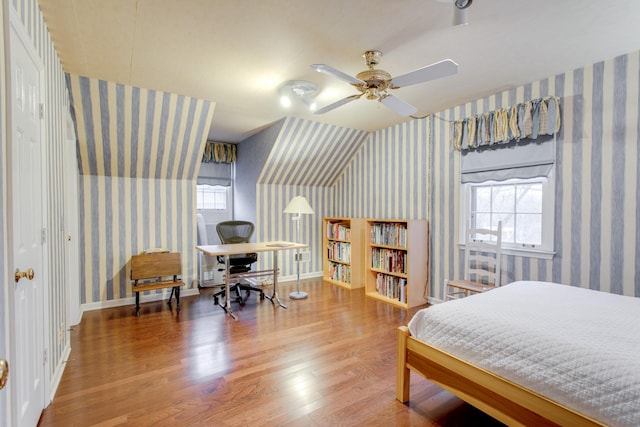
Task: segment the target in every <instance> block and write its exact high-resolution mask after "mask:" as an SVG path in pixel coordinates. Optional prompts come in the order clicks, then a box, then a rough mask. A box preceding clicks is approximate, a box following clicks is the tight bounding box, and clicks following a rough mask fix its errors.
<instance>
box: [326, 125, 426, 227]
mask: <svg viewBox="0 0 640 427" xmlns="http://www.w3.org/2000/svg"><path fill="white" fill-rule="evenodd" d="M428 133H429V120H428V119H421V120H413V121H410V122H405V123H402V124H399V125H397V126H392V127H389V128H386V129H383V130H380V131H377V132H373V133H371V134H370V135H369V137H368V138H367V141H366V143H365V144H363V145H362V147H361V148H360V150H359V151H358V153H357V154H356V155H355V157H354V158H353V160H352V161H351V163H350V164H349V165H347V167H346V168H345V170H344V172H343V174H342V176H341V177H340V178H339V179H338V180H337V181H336V184H335V195H334V206H335V209H334V215H336V216H343V217H356V218H381V219H393V218H405V219H426V218H427V213H428V206H429V193H428V189H429V183H428V178H429V175H428V171H429V166H428V164H429V155H430V152H429V149H428V138H427V135H428Z"/></svg>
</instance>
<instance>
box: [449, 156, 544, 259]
mask: <svg viewBox="0 0 640 427" xmlns="http://www.w3.org/2000/svg"><path fill="white" fill-rule="evenodd" d="M554 169H555V168H552V170H551V172H550V173H549V175H548V176H547V177H546V178H530V179H512V180H507V181H485V182H481V183H466V184H461V191H460V218H459V222H458V224H459V234H458V236H459V239H460V241H459V245H460V247H461V248H464V247H465V241H464V236H466V235H467V227H468V224H469V222H470V219H471V189H472V188H473V187H477V186H483V185H488V184H497V185H501V184H505V183H507V184H508V183H516V182H519V183H532V182H542V236H541V237H542V244H541V245H540V246H538V247H531V246H518V245H515V244H508V243H505V242H504V240H503V243H502V253H503V254H508V255H517V256H525V257H530V258H541V259H552V258H553V255H555V251H554V248H555V246H554V230H555V228H554V224H555V170H554ZM503 227H504V224H503Z"/></svg>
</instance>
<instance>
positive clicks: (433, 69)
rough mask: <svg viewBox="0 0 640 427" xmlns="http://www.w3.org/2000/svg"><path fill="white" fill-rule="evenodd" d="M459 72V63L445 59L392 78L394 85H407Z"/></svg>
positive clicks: (392, 84)
mask: <svg viewBox="0 0 640 427" xmlns="http://www.w3.org/2000/svg"><path fill="white" fill-rule="evenodd" d="M457 72H458V64H456V63H455V62H453V61H452V60H450V59H444V60H442V61H440V62H436V63H435V64H431V65H427V66H426V67H422V68H419V69H417V70H415V71H411V72H409V73H407V74H403V75H401V76H397V77H394V78H393V79H392V80H391V86H392V87H405V86H411V85H415V84H418V83H423V82H427V81H429V80H435V79H439V78H442V77H447V76H451V75H453V74H456V73H457Z"/></svg>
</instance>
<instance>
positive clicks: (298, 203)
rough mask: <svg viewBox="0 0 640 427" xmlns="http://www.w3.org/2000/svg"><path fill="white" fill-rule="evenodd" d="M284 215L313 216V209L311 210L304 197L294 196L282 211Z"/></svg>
mask: <svg viewBox="0 0 640 427" xmlns="http://www.w3.org/2000/svg"><path fill="white" fill-rule="evenodd" d="M284 213H290V214H298V215H300V214H313V209H311V206H310V205H309V202H308V201H307V198H306V197H304V196H296V197H294V198H293V199H291V201H289V204H288V205H287V207H286V208H285V209H284Z"/></svg>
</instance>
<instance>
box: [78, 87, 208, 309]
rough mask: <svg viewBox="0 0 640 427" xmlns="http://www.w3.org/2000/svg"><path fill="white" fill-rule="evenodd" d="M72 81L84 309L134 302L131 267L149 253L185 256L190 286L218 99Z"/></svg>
mask: <svg viewBox="0 0 640 427" xmlns="http://www.w3.org/2000/svg"><path fill="white" fill-rule="evenodd" d="M67 80H68V85H69V88H70V91H71V97H72V105H73V109H74V113H75V122H76V127H77V135H78V168H79V171H80V181H79V186H80V188H79V193H80V235H81V241H80V253H81V271H80V276H81V282H82V283H83V284H84V287H83V288H82V290H81V297H82V298H81V299H82V303H83V304H89V306H90V307H100V306H102V305H104V304H103V303H105V302H108V301H113V300H120V299H123V298H130V297H131V285H130V281H129V279H128V265H129V261H130V259H131V256H132V255H135V254H138V253H140V252H142V251H143V250H145V249H148V248H167V249H169V250H171V251H173V252H180V254H181V258H182V277H183V279H184V281H185V283H187V286H188V287H193V286H194V280H195V279H196V275H197V274H196V265H197V258H196V257H197V255H196V251H195V246H196V230H195V217H196V201H195V179H196V177H197V174H198V171H199V170H200V162H201V159H202V152H203V149H204V143H205V141H206V137H207V132H208V131H209V126H210V124H211V119H212V117H213V110H214V103H212V102H210V101H205V100H200V99H196V98H191V97H187V96H183V95H176V94H171V93H164V92H160V91H155V90H149V89H142V88H137V87H132V86H127V85H123V84H118V83H112V82H106V81H102V80H97V79H90V78H87V77H81V76H74V75H68V77H67ZM161 292H162V291H161V290H159V291H158V293H161Z"/></svg>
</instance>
